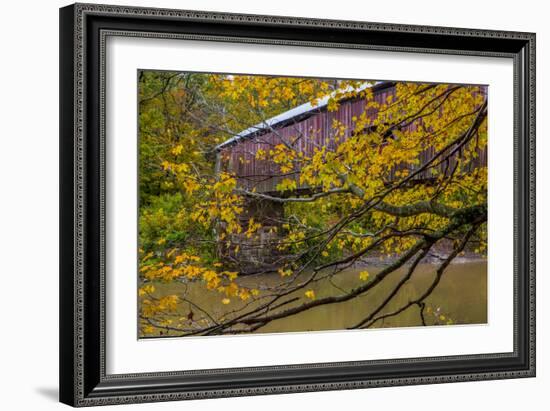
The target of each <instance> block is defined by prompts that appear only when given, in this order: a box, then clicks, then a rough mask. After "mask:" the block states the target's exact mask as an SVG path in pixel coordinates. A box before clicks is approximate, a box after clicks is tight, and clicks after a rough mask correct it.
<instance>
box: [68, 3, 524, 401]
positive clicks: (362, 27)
mask: <svg viewBox="0 0 550 411" xmlns="http://www.w3.org/2000/svg"><path fill="white" fill-rule="evenodd" d="M60 16H61V18H60V63H61V64H60V80H61V81H60V97H61V98H60V126H61V127H60V134H61V139H60V169H61V173H60V183H61V184H60V185H61V189H60V204H61V218H60V220H61V223H60V234H61V248H60V261H61V273H60V277H61V278H60V308H61V309H60V399H61V401H62V402H65V403H67V404H70V405H75V406H90V405H105V404H119V403H136V402H149V401H169V400H176V399H193V398H214V397H227V396H242V395H258V394H272V393H289V392H304V391H321V390H335V389H353V388H364V387H378V386H390V385H411V384H427V383H444V382H455V381H474V380H485V379H502V378H517V377H531V376H534V375H535V311H534V310H535V163H534V162H535V35H534V34H532V33H520V32H504V31H488V30H474V29H459V28H447V27H427V26H411V25H397V24H384V23H365V22H350V21H334V20H316V19H305V18H294V17H280V16H258V15H243V14H229V13H215V12H200V11H185V10H168V9H150V8H136V7H124V6H107V5H95V4H76V5H73V6H68V7H66V8H63V9H61V10H60ZM87 16H106V17H139V18H142V19H143V21H144V22H147V18H151V19H152V18H162V19H171V20H177V21H185V22H194V23H201V22H215V23H227V22H232V23H235V24H246V25H257V26H258V27H261V26H270V27H279V26H285V27H286V29H287V30H288V27H287V26H293V27H307V28H316V29H321V30H322V29H331V30H333V29H335V30H353V31H355V32H356V33H368V32H373V31H376V32H386V33H387V32H389V33H419V34H429V35H432V36H458V37H461V38H467V37H475V38H484V39H495V40H506V39H507V40H513V41H519V42H521V43H522V44H523V47H522V48H521V50H519V51H517V52H515V53H510V52H506V53H502V56H504V55H509V56H510V55H512V54H513V55H514V73H515V79H514V83H515V87H516V86H517V92H516V93H515V102H514V103H515V107H514V111H515V116H516V120H517V121H515V133H514V134H515V137H516V136H517V137H518V138H515V139H514V140H515V143H516V147H515V148H514V153H515V157H516V158H515V163H516V164H515V165H516V170H515V172H514V175H515V180H516V183H520V184H516V188H517V191H516V200H517V201H516V204H517V205H518V208H519V210H516V212H515V218H516V220H515V221H514V224H515V227H516V228H517V229H519V230H523V231H525V232H522V233H520V235H519V241H517V244H516V251H517V252H518V256H519V257H522V256H523V257H524V258H523V259H522V260H523V261H524V267H523V268H524V272H525V273H527V274H528V276H524V277H526V278H524V279H523V280H524V281H525V282H526V287H525V288H524V291H525V294H524V295H517V294H518V293H517V292H515V296H514V297H515V299H516V301H515V304H516V305H517V307H519V308H523V310H521V311H522V314H523V315H522V317H523V318H522V319H521V320H522V322H521V323H519V324H515V327H514V328H515V343H514V353H513V354H514V355H516V356H519V355H520V354H521V355H524V356H525V358H524V363H525V364H524V365H525V366H524V367H523V368H522V369H514V370H506V369H504V370H500V371H498V370H496V371H491V372H486V373H484V372H475V373H458V374H451V375H446V374H445V373H444V371H442V372H441V374H440V375H428V376H422V375H417V376H412V377H395V378H368V379H365V378H364V377H363V379H359V380H357V379H356V377H353V378H352V377H351V376H348V378H344V377H340V380H338V381H337V380H333V381H327V382H316V383H307V382H303V381H302V382H300V380H299V379H296V381H295V383H291V384H288V383H287V384H280V385H273V384H272V385H265V384H260V383H258V384H256V386H248V387H246V386H244V387H243V386H240V387H239V386H238V385H237V387H235V388H231V387H228V386H224V387H222V388H220V387H219V386H218V387H216V386H212V385H210V386H205V387H204V388H202V389H198V390H197V389H192V387H190V386H187V389H185V390H184V389H183V388H182V386H177V387H172V388H170V386H168V385H167V384H165V383H164V384H163V383H162V381H163V380H165V381H167V380H166V379H167V378H168V380H170V377H171V376H179V377H181V376H182V375H186V374H189V373H186V372H169V373H147V374H137V375H119V376H108V375H105V367H104V361H105V355H104V344H103V343H104V333H103V330H100V331H99V332H100V333H101V337H100V338H98V339H97V340H98V341H97V342H93V343H91V340H95V339H96V337H97V336H96V335H94V334H95V333H96V332H94V331H93V330H89V325H86V323H88V324H89V323H91V322H93V321H86V317H89V316H88V315H87V313H89V312H90V310H91V311H94V312H95V311H99V315H100V317H101V322H102V324H103V325H104V314H105V313H104V300H103V298H104V296H103V292H101V293H100V296H99V301H98V302H99V306H98V307H93V305H95V302H94V304H90V301H89V300H87V299H86V294H87V293H89V292H90V290H92V289H94V291H95V290H99V289H100V288H101V287H102V285H100V284H98V281H100V282H101V281H102V279H97V278H95V279H94V278H90V275H88V276H86V275H85V272H86V271H87V270H86V269H87V267H86V266H87V264H89V260H88V261H87V257H88V256H89V251H90V249H89V248H87V247H90V245H89V244H87V243H89V241H86V240H87V238H86V235H87V232H86V230H85V225H86V221H87V220H86V219H87V218H88V215H87V214H90V213H89V208H90V202H89V201H88V197H87V196H88V195H89V193H90V192H94V190H93V189H92V190H90V185H89V184H87V183H89V182H88V181H87V180H86V171H87V168H88V167H92V169H93V167H94V164H93V162H92V161H87V160H89V159H88V158H87V154H88V152H87V148H89V147H87V145H86V144H89V143H90V141H89V140H88V141H86V134H87V126H88V125H87V121H86V119H87V115H88V111H87V107H86V100H87V98H88V97H89V95H90V94H94V93H98V94H99V93H104V90H86V81H87V76H88V75H89V73H87V71H86V69H87V61H86V57H87V56H86V46H87V44H86V43H87V35H88V34H89V33H86V18H87ZM113 33H115V32H111V33H110V34H113ZM104 35H105V36H106V35H109V32H108V31H106V32H104V33H102V34H101V36H102V38H103V36H104ZM134 35H140V36H147V35H148V33H147V32H146V33H141V34H140V33H136V34H134ZM149 35H152V34H151V33H149ZM152 36H153V37H160V36H159V34H158V33H156V34H153V35H152ZM165 36H166V35H165ZM204 39H205V40H209V39H208V38H204ZM212 39H214V38H210V40H212ZM215 39H217V40H220V37H219V36H218V37H216V38H215ZM222 40H223V39H222ZM226 41H239V39H237V38H235V37H230V38H229V37H228V38H227V39H226ZM248 41H252V42H260V43H266V40H265V39H257V40H256V41H255V40H254V39H252V38H250V37H249V38H248ZM267 43H268V44H269V41H267ZM310 43H312V42H310ZM313 43H317V44H309V45H316V46H319V45H320V43H319V42H315V41H313ZM273 44H276V43H273ZM279 44H292V41H291V40H289V39H286V40H282V41H279ZM301 44H302V43H301ZM301 44H300V45H301ZM296 45H298V44H296ZM326 46H331V47H335V46H336V47H337V46H338V45H337V44H335V43H329V44H327V45H325V47H326ZM341 46H342V47H347V48H352V47H353V46H352V45H350V44H347V43H346V44H342V45H341ZM367 48H371V49H382V50H398V51H422V52H430V50H427V49H426V48H424V47H421V46H417V47H408V48H407V47H399V46H389V45H385V46H382V47H376V46H372V45H371V46H370V47H367ZM445 51H446V52H448V53H450V54H468V55H472V54H474V55H492V56H494V55H498V54H499V53H496V52H491V51H475V50H474V51H472V50H463V51H462V52H461V51H458V50H445V49H444V48H437V49H433V50H432V51H431V52H434V53H441V52H445ZM101 52H102V51H101V50H100V54H101ZM103 57H104V56H103ZM103 98H104V95H103V94H101V96H100V97H99V100H100V103H103ZM101 110H103V106H102V107H101V108H100V111H101ZM91 111H93V110H91ZM102 127H103V122H102V123H101V124H100V126H99V128H100V129H98V130H97V132H98V133H99V134H100V135H104V129H102ZM102 147H103V144H100V147H99V163H100V164H101V162H102V159H103V158H104V152H102V151H101V150H102ZM92 160H94V161H96V160H97V159H95V158H94V159H92ZM95 165H97V163H96V164H95ZM102 170H103V168H102ZM101 173H103V171H101ZM103 178H104V175H103V174H101V176H100V179H99V181H95V182H93V184H92V185H94V184H95V185H98V184H99V186H101V185H102V179H103ZM99 192H100V196H103V192H102V191H101V190H99ZM103 204H104V197H101V198H100V201H99V204H98V205H99V207H100V208H102V207H103ZM92 208H93V207H92ZM86 211H88V213H87V212H86ZM93 212H94V213H97V214H99V216H100V220H99V222H100V226H101V230H100V233H98V234H99V236H100V237H102V238H103V234H104V229H105V226H104V225H105V220H104V210H101V209H100V210H93ZM88 231H89V230H88ZM92 246H93V244H92ZM96 256H97V257H98V258H99V260H100V263H99V265H100V266H102V265H103V264H104V255H103V252H102V251H101V250H97V253H96ZM517 260H518V259H516V261H515V264H516V265H518V264H519V262H518V261H517ZM519 269H520V267H515V270H514V271H515V272H517V271H518V270H519ZM101 272H102V273H104V270H103V271H101ZM92 277H93V276H92ZM519 280H521V278H519V277H518V281H519ZM519 300H521V301H519ZM90 305H92V307H90ZM515 322H516V319H515ZM518 325H523V326H525V327H526V328H525V331H526V332H525V333H522V335H519V334H518V331H517V326H518ZM85 348H86V349H85ZM518 348H519V351H522V352H521V353H518ZM98 349H99V351H97V350H98ZM495 355H498V356H503V354H495ZM504 356H506V355H504ZM471 357H473V358H480V357H483V356H471ZM484 357H489V358H493V357H494V356H492V355H485V356H484ZM463 358H464V356H459V357H456V358H455V357H438V358H436V359H431V360H433V361H439V362H452V361H454V360H460V361H462V360H463ZM97 360H99V363H100V364H95V362H96V361H97ZM424 360H426V359H406V360H393V361H371V362H363V363H368V364H371V365H373V364H390V363H391V364H405V365H406V364H412V363H414V362H415V361H418V362H420V361H424ZM339 366H342V364H337V363H331V364H312V365H308V366H306V367H307V368H311V369H314V368H319V369H321V368H323V367H324V368H325V369H326V368H327V367H334V368H333V371H334V373H335V372H336V371H337V368H338V367H339ZM302 368H304V366H299V365H298V366H276V367H257V369H261V370H265V369H269V370H271V371H272V372H276V371H277V370H279V371H283V370H287V371H288V372H292V370H296V369H302ZM215 372H216V370H212V371H208V372H206V373H204V374H215ZM232 372H234V373H235V374H236V375H237V374H238V373H239V370H236V371H235V370H234V371H232ZM191 374H193V373H191ZM92 380H94V381H97V380H99V382H100V383H99V384H95V383H92V384H90V382H89V381H92ZM138 384H148V385H149V386H150V389H149V391H145V390H143V389H142V390H141V391H140V389H139V388H136V386H137V385H138ZM155 387H157V388H156V389H155ZM171 390H172V391H171ZM174 390H175V391H174Z"/></svg>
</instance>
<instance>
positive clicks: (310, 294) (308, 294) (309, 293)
mask: <svg viewBox="0 0 550 411" xmlns="http://www.w3.org/2000/svg"><path fill="white" fill-rule="evenodd" d="M304 294H305V296H306V297H307V298H311V299H312V300H314V299H315V291H313V290H307V291H306V292H305V293H304Z"/></svg>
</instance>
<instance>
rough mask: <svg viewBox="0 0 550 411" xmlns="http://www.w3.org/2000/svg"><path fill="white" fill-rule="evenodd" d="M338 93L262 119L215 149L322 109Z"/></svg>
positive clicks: (372, 83) (364, 86) (369, 83)
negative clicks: (314, 103) (314, 102)
mask: <svg viewBox="0 0 550 411" xmlns="http://www.w3.org/2000/svg"><path fill="white" fill-rule="evenodd" d="M382 83H385V82H382V81H377V82H365V83H363V84H362V85H361V86H360V87H358V88H356V89H355V91H362V90H365V89H367V88H370V87H373V86H377V85H379V84H382ZM346 91H353V90H352V88H351V87H348V89H347V90H346ZM335 94H336V91H335V92H333V93H331V94H329V95H328V96H325V97H323V98H322V99H320V100H319V101H318V103H317V104H316V105H313V104H311V103H304V104H302V105H300V106H298V107H294V108H293V109H290V110H288V111H285V112H283V113H281V114H278V115H276V116H274V117H271V118H269V119H267V120H265V121H262V122H261V123H258V124H256V125H253V126H252V127H249V128H247V129H246V130H243V131H241V132H240V133H239V134H236V135H235V136H233V137H231V138H230V139H228V140H226V141H224V142H223V143H221V144H219V145H217V146H216V148H215V150H216V151H219V150H222V149H223V148H225V147H228V146H231V145H233V144H236V143H237V142H239V141H241V140H243V139H247V138H252V137H253V136H255V135H256V134H257V133H260V132H262V131H266V130H271V129H272V128H274V127H276V126H278V125H281V124H284V123H287V122H288V121H289V120H292V119H294V118H297V117H302V116H304V115H307V114H309V113H313V112H315V111H321V110H322V109H323V108H324V107H326V106H327V104H328V101H329V100H330V98H332V97H333V96H334V95H335Z"/></svg>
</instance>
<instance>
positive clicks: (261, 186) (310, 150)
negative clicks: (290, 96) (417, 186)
mask: <svg viewBox="0 0 550 411" xmlns="http://www.w3.org/2000/svg"><path fill="white" fill-rule="evenodd" d="M482 92H483V93H485V94H486V93H487V89H486V87H483V88H482ZM394 94H395V86H394V83H389V82H388V83H381V84H378V85H376V86H374V87H373V99H374V100H376V101H377V102H380V103H384V102H386V99H387V98H388V96H390V95H394ZM365 106H366V101H365V99H349V100H346V101H342V102H341V103H340V106H339V109H338V110H337V111H333V112H329V111H327V110H326V106H325V107H321V108H319V109H317V110H314V111H311V112H309V113H308V114H304V115H302V116H300V117H297V118H294V119H290V120H289V121H287V122H286V123H284V124H281V125H280V126H277V125H275V126H274V127H273V131H267V132H266V131H264V132H257V133H255V134H254V135H252V136H251V137H244V138H242V139H240V140H238V141H236V142H234V143H233V144H231V145H227V146H225V147H223V148H221V150H220V152H219V153H218V155H219V161H220V168H221V169H222V170H226V171H231V172H234V173H235V174H236V175H237V179H238V185H239V186H240V187H241V188H244V189H248V190H251V189H253V188H255V189H256V191H257V192H260V193H262V192H263V193H268V192H274V191H276V187H277V184H279V183H280V182H281V181H282V180H283V179H284V178H295V179H296V181H297V184H298V188H308V187H300V186H299V181H298V177H299V170H294V172H293V173H291V174H289V175H284V176H281V175H280V169H279V166H278V165H276V164H275V163H274V162H273V161H270V160H258V159H256V152H257V151H258V150H259V149H262V150H264V151H266V152H269V150H270V149H273V147H274V146H276V145H277V144H281V139H284V141H286V142H287V143H292V142H293V141H295V140H296V142H295V144H294V148H295V150H297V151H302V152H304V154H305V155H306V156H312V155H313V154H314V149H315V147H317V148H320V147H322V146H323V145H326V146H327V148H328V149H331V150H333V149H335V148H336V146H337V143H336V142H335V141H334V134H335V130H334V129H333V128H332V125H333V120H337V121H339V122H340V123H342V124H343V125H345V126H346V134H345V136H344V138H343V139H341V140H340V141H344V140H346V139H347V138H349V137H350V135H351V133H352V132H353V121H352V118H353V117H354V116H355V117H359V116H360V115H361V114H362V113H363V111H364V110H365ZM376 115H377V113H376V110H369V113H368V116H369V118H370V119H372V120H374V119H375V118H376ZM416 126H417V124H416V123H413V124H411V125H410V126H408V128H409V129H414V128H415V127H416ZM433 155H434V150H433V149H428V150H426V151H424V152H423V153H421V155H420V164H423V163H424V162H425V161H427V160H428V159H429V158H431V157H432V156H433ZM460 155H461V153H457V154H456V155H455V156H460ZM486 164H487V151H486V149H483V150H479V157H478V158H476V159H475V160H474V161H473V167H479V166H481V165H486ZM452 166H453V164H452V160H451V165H450V167H449V168H448V169H449V170H452ZM445 167H446V164H442V165H441V166H440V167H439V168H440V171H441V172H445ZM401 168H403V167H401ZM413 169H414V168H410V170H409V171H413ZM395 171H396V170H392V171H391V173H390V176H388V178H389V180H391V179H392V177H393V173H394V172H395ZM430 176H431V172H430V171H429V170H428V171H426V172H424V173H422V174H419V175H418V176H417V177H416V178H418V179H427V178H429V177H430Z"/></svg>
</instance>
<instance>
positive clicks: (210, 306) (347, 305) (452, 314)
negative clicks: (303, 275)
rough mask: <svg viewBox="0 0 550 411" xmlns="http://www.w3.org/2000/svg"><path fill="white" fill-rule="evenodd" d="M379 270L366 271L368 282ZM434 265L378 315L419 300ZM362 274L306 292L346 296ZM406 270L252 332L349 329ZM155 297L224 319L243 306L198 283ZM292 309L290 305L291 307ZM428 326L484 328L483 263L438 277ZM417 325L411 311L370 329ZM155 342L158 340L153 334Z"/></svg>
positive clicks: (257, 282) (256, 280) (456, 266)
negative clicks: (175, 298)
mask: <svg viewBox="0 0 550 411" xmlns="http://www.w3.org/2000/svg"><path fill="white" fill-rule="evenodd" d="M382 268H383V267H371V268H369V267H367V268H366V269H367V270H368V271H369V273H370V278H371V279H372V278H374V277H375V276H376V273H377V272H379V271H380V270H381V269H382ZM436 269H437V266H436V265H433V264H420V265H419V266H418V267H417V268H416V270H415V272H414V274H413V276H412V278H411V279H410V280H409V281H407V282H406V283H405V285H404V286H403V287H402V288H401V289H400V291H399V292H398V294H397V295H396V296H395V297H394V298H393V299H392V301H391V302H390V303H389V304H388V305H387V306H386V308H385V309H384V310H382V311H381V313H387V312H392V311H394V310H396V309H397V308H399V307H401V306H403V305H404V304H406V303H407V302H408V301H410V300H412V299H415V298H417V297H419V296H420V295H421V294H422V293H423V292H424V291H425V290H426V289H427V288H428V287H429V285H430V283H431V282H432V281H433V279H434V277H435V271H436ZM363 270H365V268H360V269H359V268H358V269H350V270H347V271H345V272H341V273H339V274H338V275H337V276H335V277H334V278H333V279H332V281H328V280H321V281H319V282H318V283H315V284H313V285H312V286H308V287H307V289H312V290H313V291H314V292H315V296H316V298H322V297H326V296H329V295H338V294H341V293H342V290H344V291H349V290H351V289H352V288H354V287H356V286H358V285H360V284H362V283H364V282H363V281H362V280H361V279H360V278H359V272H361V271H363ZM405 270H406V267H405V268H403V269H401V270H398V271H396V272H394V273H392V274H390V275H389V276H388V277H386V278H385V279H384V280H383V281H382V282H381V283H380V284H378V285H377V286H376V287H374V288H373V289H371V290H370V291H369V292H367V293H365V294H364V295H361V296H359V297H356V298H354V299H351V300H349V301H346V302H342V303H337V304H327V305H322V306H318V307H315V308H312V309H310V310H308V311H304V312H301V313H299V314H296V315H293V316H289V317H286V318H283V319H279V320H275V321H272V322H271V323H268V324H267V325H265V326H264V327H262V328H260V329H259V330H257V331H256V332H257V333H258V332H262V333H273V332H293V331H320V330H340V329H345V328H347V327H350V326H351V325H353V324H356V323H357V322H359V321H361V320H362V319H363V318H365V317H366V316H367V315H368V314H370V313H371V312H372V311H373V310H374V309H375V308H376V307H378V305H379V304H380V303H381V302H382V301H383V300H384V298H386V296H387V295H388V294H389V293H390V292H391V291H392V290H393V288H394V287H395V285H396V284H397V282H398V281H399V280H400V278H401V277H402V276H403V275H404V274H405ZM277 281H281V278H280V276H279V275H278V274H263V275H261V276H251V277H243V278H240V279H239V282H240V283H241V284H242V285H245V286H250V287H255V288H259V289H262V288H263V287H266V286H269V285H273V284H274V283H276V282H277ZM155 286H156V292H155V294H156V296H162V295H168V294H180V295H183V294H184V293H186V298H187V299H189V300H191V301H193V302H194V303H196V304H197V305H199V306H200V307H201V308H203V309H205V310H206V311H208V312H209V313H211V314H213V316H223V315H225V313H227V312H228V311H231V310H235V309H237V308H239V307H241V306H242V304H244V303H243V302H242V301H238V299H235V298H233V299H232V301H231V303H230V304H227V305H224V304H222V303H221V300H222V298H223V296H222V295H221V294H219V293H218V292H216V291H208V290H206V289H205V288H204V286H203V285H201V284H200V283H191V284H187V285H184V284H155ZM260 295H261V294H260ZM293 296H297V297H301V298H302V300H301V301H300V302H301V303H303V301H305V300H307V298H305V296H304V290H300V291H299V292H296V293H295V294H294V295H291V297H293ZM291 306H292V305H289V307H291ZM190 311H193V314H194V319H195V320H196V318H200V312H199V311H197V309H193V308H192V307H190V305H189V304H187V303H185V302H184V303H182V304H181V308H180V309H179V312H178V316H179V321H182V323H181V324H184V325H185V326H193V325H195V326H196V325H197V324H193V322H192V321H189V320H188V319H187V317H188V315H189V312H190ZM424 314H425V320H426V323H427V324H428V325H451V324H484V323H486V322H487V263H486V261H475V262H457V263H453V264H451V265H450V266H449V267H448V268H447V269H446V271H445V273H444V274H443V277H442V279H441V282H440V283H439V285H438V286H437V288H436V289H435V290H434V291H433V293H432V294H431V295H430V296H429V297H428V298H427V299H426V309H425V311H424ZM420 325H422V322H421V317H420V310H419V307H418V306H411V307H410V308H409V309H407V310H405V311H403V312H402V313H400V314H399V315H397V316H395V317H390V318H387V319H384V320H383V321H378V322H377V323H376V324H375V325H374V326H373V327H372V328H381V327H410V326H420ZM163 335H172V336H173V335H176V334H175V333H172V332H168V333H167V332H166V331H164V332H163ZM157 336H158V334H157Z"/></svg>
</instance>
